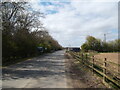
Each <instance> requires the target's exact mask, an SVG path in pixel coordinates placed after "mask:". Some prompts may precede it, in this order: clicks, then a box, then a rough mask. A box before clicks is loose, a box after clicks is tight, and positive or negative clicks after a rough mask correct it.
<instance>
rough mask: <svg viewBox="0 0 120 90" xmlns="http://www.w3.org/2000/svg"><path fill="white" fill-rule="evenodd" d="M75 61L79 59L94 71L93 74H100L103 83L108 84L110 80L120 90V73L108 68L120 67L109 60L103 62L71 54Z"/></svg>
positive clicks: (79, 54)
mask: <svg viewBox="0 0 120 90" xmlns="http://www.w3.org/2000/svg"><path fill="white" fill-rule="evenodd" d="M69 53H70V54H71V55H72V56H73V57H74V58H75V59H78V60H79V61H80V62H82V63H83V64H84V65H86V66H87V67H89V68H91V69H92V72H93V74H94V72H97V73H99V74H100V75H101V76H102V77H103V83H106V80H109V81H110V82H112V83H113V84H115V85H116V86H117V87H118V88H120V73H119V72H118V71H116V70H114V68H112V69H110V68H108V67H112V66H114V67H115V68H118V67H119V66H120V65H119V64H116V63H114V62H111V61H108V60H107V58H104V59H103V60H101V59H97V58H95V57H94V56H92V57H91V56H89V55H88V54H83V53H76V52H69Z"/></svg>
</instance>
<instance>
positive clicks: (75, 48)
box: [66, 47, 81, 52]
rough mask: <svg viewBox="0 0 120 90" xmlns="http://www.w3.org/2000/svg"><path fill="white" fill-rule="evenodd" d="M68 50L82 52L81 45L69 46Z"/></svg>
mask: <svg viewBox="0 0 120 90" xmlns="http://www.w3.org/2000/svg"><path fill="white" fill-rule="evenodd" d="M66 50H67V51H73V52H80V50H81V49H80V48H79V47H67V48H66Z"/></svg>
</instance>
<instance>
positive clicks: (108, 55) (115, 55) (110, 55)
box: [95, 53, 120, 64]
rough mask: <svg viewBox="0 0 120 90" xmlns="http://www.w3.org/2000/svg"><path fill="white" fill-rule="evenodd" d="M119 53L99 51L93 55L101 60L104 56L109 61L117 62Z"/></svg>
mask: <svg viewBox="0 0 120 90" xmlns="http://www.w3.org/2000/svg"><path fill="white" fill-rule="evenodd" d="M119 55H120V53H99V54H96V55H95V57H96V58H99V59H101V60H103V59H104V58H107V61H111V62H114V63H117V64H118V61H119V58H118V56H119Z"/></svg>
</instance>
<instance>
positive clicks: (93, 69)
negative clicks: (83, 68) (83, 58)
mask: <svg viewBox="0 0 120 90" xmlns="http://www.w3.org/2000/svg"><path fill="white" fill-rule="evenodd" d="M92 68H93V71H92V73H93V75H94V56H92Z"/></svg>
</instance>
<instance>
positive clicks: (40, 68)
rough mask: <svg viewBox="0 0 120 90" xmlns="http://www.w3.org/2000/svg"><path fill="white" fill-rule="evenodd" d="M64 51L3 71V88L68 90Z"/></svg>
mask: <svg viewBox="0 0 120 90" xmlns="http://www.w3.org/2000/svg"><path fill="white" fill-rule="evenodd" d="M65 69H66V68H65V57H64V51H63V50H62V51H57V52H54V53H49V54H45V55H42V56H39V57H36V58H33V59H30V60H27V61H24V62H21V63H18V64H16V65H12V66H9V67H7V68H4V69H3V70H2V75H3V76H2V80H3V81H2V87H3V88H68V87H71V86H69V85H68V84H67V79H66V72H65Z"/></svg>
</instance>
